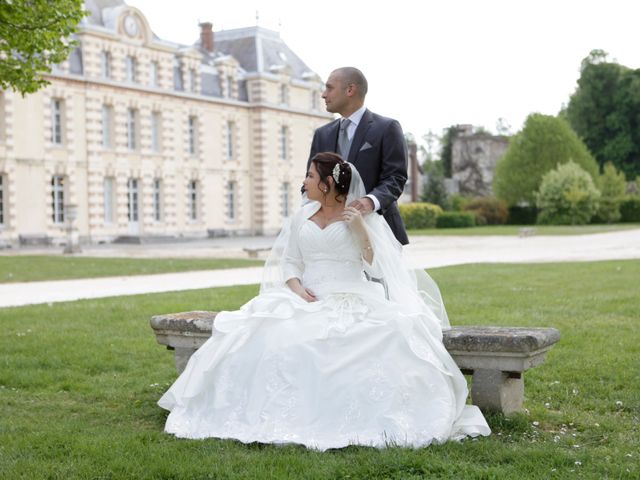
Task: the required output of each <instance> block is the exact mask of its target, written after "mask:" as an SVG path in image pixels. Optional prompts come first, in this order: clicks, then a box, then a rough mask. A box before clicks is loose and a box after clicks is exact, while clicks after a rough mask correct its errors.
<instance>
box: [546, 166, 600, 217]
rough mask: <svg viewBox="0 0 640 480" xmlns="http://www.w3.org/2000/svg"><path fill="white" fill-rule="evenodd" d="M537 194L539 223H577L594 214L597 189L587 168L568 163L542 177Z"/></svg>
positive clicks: (597, 197) (598, 194) (597, 196)
mask: <svg viewBox="0 0 640 480" xmlns="http://www.w3.org/2000/svg"><path fill="white" fill-rule="evenodd" d="M537 197H538V198H537V200H538V208H539V209H540V214H539V215H538V222H539V223H547V224H554V225H567V224H570V225H580V224H585V223H589V220H591V217H593V215H594V214H595V213H596V210H597V209H598V200H599V199H600V192H599V191H598V189H597V188H596V187H595V185H594V183H593V180H592V179H591V176H590V175H589V174H588V173H587V172H586V171H584V170H583V169H582V168H580V166H579V165H578V164H576V163H574V162H569V163H565V164H562V165H560V166H558V168H556V169H555V170H552V171H550V172H549V173H547V174H546V175H545V176H544V177H543V178H542V184H541V185H540V191H539V192H538V195H537Z"/></svg>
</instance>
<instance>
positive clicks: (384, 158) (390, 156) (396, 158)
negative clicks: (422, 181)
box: [369, 120, 409, 213]
mask: <svg viewBox="0 0 640 480" xmlns="http://www.w3.org/2000/svg"><path fill="white" fill-rule="evenodd" d="M408 156H409V155H408V151H407V143H406V141H405V139H404V133H403V132H402V127H401V126H400V123H398V121H396V120H392V121H391V122H389V124H388V125H387V126H386V128H385V130H384V132H383V134H382V145H381V158H380V176H379V179H378V184H377V185H376V186H375V187H374V188H373V190H371V191H370V192H369V194H371V195H374V196H375V197H376V198H377V199H378V201H379V202H380V211H381V212H383V213H384V212H385V210H387V208H389V206H390V205H391V204H392V203H393V202H395V201H396V200H397V199H398V198H400V195H402V192H403V191H404V186H405V184H406V183H407V164H408Z"/></svg>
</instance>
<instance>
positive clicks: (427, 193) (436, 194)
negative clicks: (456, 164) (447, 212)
mask: <svg viewBox="0 0 640 480" xmlns="http://www.w3.org/2000/svg"><path fill="white" fill-rule="evenodd" d="M420 199H421V200H422V201H423V202H426V203H432V204H434V205H439V206H440V207H442V208H449V199H448V197H447V188H446V187H445V185H444V175H443V174H442V172H441V171H440V169H439V168H431V171H429V173H428V174H427V181H426V183H425V185H424V190H423V192H422V196H421V198H420Z"/></svg>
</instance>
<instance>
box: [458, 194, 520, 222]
mask: <svg viewBox="0 0 640 480" xmlns="http://www.w3.org/2000/svg"><path fill="white" fill-rule="evenodd" d="M463 210H464V211H465V212H472V213H474V214H475V215H476V220H477V223H478V225H487V224H488V225H502V224H504V223H506V221H507V217H508V216H509V209H508V208H507V203H506V202H505V201H504V200H498V199H497V198H495V197H478V198H474V199H473V200H471V201H470V202H468V203H467V204H466V205H465V206H464V207H463Z"/></svg>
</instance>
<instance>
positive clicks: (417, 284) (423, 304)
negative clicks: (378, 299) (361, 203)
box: [260, 164, 450, 330]
mask: <svg viewBox="0 0 640 480" xmlns="http://www.w3.org/2000/svg"><path fill="white" fill-rule="evenodd" d="M349 165H350V167H351V183H350V185H349V192H348V194H347V200H346V205H349V204H350V203H351V202H353V201H354V200H357V199H359V198H362V197H364V196H365V195H366V190H365V188H364V183H363V182H362V178H361V177H360V174H359V173H358V170H357V169H356V168H355V167H354V166H353V165H352V164H349ZM319 208H320V204H319V202H316V201H310V200H308V199H307V197H306V194H304V195H303V196H302V206H301V207H300V209H299V210H298V211H297V212H296V213H295V214H294V215H293V216H292V217H291V218H290V219H286V220H285V222H284V225H283V227H282V230H281V231H280V234H279V235H278V237H277V238H276V241H275V242H274V244H273V248H272V249H271V253H270V254H269V257H268V258H267V261H266V263H265V266H264V270H263V277H262V284H261V286H260V293H265V292H267V291H269V290H271V289H273V288H281V287H285V286H286V285H285V278H284V273H283V267H284V263H283V261H284V252H285V249H286V247H287V244H288V242H289V238H290V236H291V235H297V234H298V230H299V229H300V227H301V225H302V222H303V221H304V220H306V219H307V218H309V217H310V216H312V215H313V214H314V213H315V212H316V211H317V210H318V209H319ZM364 219H365V223H366V224H367V227H368V230H369V236H370V240H371V244H372V247H373V252H374V262H376V263H377V265H378V266H379V271H381V272H382V278H381V279H379V280H381V283H383V284H384V285H385V289H386V290H387V296H388V298H389V300H391V301H392V302H395V303H398V304H400V305H403V307H408V308H409V309H411V310H414V311H415V312H416V313H418V312H421V311H423V310H424V309H425V308H426V309H428V310H429V311H431V312H432V313H433V314H435V316H436V317H437V319H438V320H439V323H440V326H441V327H442V329H443V330H445V329H448V328H450V324H449V318H448V316H447V312H446V310H445V307H444V302H443V301H442V296H441V294H440V289H439V288H438V286H437V285H436V283H435V281H433V279H432V278H431V277H430V276H429V275H428V274H427V273H426V272H425V271H424V270H422V269H416V270H413V269H411V268H410V267H409V266H408V264H407V262H406V259H405V258H404V255H403V253H402V245H401V244H400V243H399V242H398V241H397V240H396V238H395V236H394V234H393V232H392V231H391V229H390V228H389V225H388V224H387V222H386V220H385V219H384V217H383V216H382V215H378V214H377V213H371V214H369V215H365V216H364Z"/></svg>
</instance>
